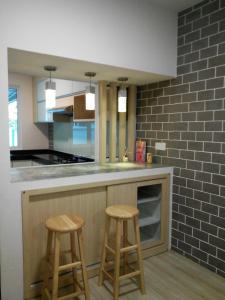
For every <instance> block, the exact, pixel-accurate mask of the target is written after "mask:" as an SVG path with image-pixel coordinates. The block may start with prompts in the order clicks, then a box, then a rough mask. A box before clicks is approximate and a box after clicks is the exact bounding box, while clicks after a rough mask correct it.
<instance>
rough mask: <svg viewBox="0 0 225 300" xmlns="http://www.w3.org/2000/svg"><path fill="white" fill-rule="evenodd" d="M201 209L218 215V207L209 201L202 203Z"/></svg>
mask: <svg viewBox="0 0 225 300" xmlns="http://www.w3.org/2000/svg"><path fill="white" fill-rule="evenodd" d="M202 210H203V211H204V212H206V213H209V214H212V215H218V207H217V206H215V205H212V204H209V203H202Z"/></svg>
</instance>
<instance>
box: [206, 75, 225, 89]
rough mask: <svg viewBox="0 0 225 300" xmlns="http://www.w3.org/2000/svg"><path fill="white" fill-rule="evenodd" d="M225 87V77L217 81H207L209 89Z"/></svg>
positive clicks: (216, 79)
mask: <svg viewBox="0 0 225 300" xmlns="http://www.w3.org/2000/svg"><path fill="white" fill-rule="evenodd" d="M223 86H224V77H219V78H215V79H209V80H207V81H206V87H207V89H215V88H220V87H223Z"/></svg>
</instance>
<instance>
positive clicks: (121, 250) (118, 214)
mask: <svg viewBox="0 0 225 300" xmlns="http://www.w3.org/2000/svg"><path fill="white" fill-rule="evenodd" d="M105 212H106V222H105V233H104V244H103V251H102V261H101V266H100V273H99V285H102V284H103V280H104V277H107V278H108V279H109V280H111V281H112V282H113V299H114V300H117V299H118V297H119V288H120V281H121V280H123V279H127V278H131V277H135V276H139V279H140V290H141V292H142V294H145V285H144V270H143V263H142V255H141V244H140V230H139V224H138V214H139V211H138V209H137V208H136V207H132V206H127V205H114V206H109V207H108V208H106V210H105ZM111 220H115V222H116V241H115V248H112V247H110V246H109V233H110V223H111ZM128 220H131V221H133V225H134V236H135V244H133V245H131V244H130V243H129V242H128ZM122 227H123V236H122V244H123V245H122V247H121V235H122ZM133 250H135V251H136V253H137V263H138V268H137V270H135V269H132V270H131V271H130V272H129V264H128V252H129V251H133ZM107 252H109V253H110V254H111V255H113V257H114V273H113V275H111V274H110V273H109V272H108V271H107V270H106V266H107V265H108V264H109V263H108V262H107ZM121 255H123V262H124V264H123V268H124V274H123V275H120V267H121V266H120V258H121Z"/></svg>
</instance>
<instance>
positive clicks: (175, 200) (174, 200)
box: [173, 194, 185, 205]
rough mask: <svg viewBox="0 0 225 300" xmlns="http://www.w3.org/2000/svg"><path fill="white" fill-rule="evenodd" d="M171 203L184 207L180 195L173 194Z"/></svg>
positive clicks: (183, 199)
mask: <svg viewBox="0 0 225 300" xmlns="http://www.w3.org/2000/svg"><path fill="white" fill-rule="evenodd" d="M173 202H175V203H177V204H182V205H185V198H184V197H183V196H181V195H176V194H173Z"/></svg>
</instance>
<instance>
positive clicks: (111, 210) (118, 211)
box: [105, 205, 139, 219]
mask: <svg viewBox="0 0 225 300" xmlns="http://www.w3.org/2000/svg"><path fill="white" fill-rule="evenodd" d="M105 212H106V214H107V215H108V216H110V217H112V218H116V219H131V218H133V217H135V216H137V215H138V214H139V211H138V209H137V208H136V207H133V206H129V205H112V206H109V207H107V208H106V210H105Z"/></svg>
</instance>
